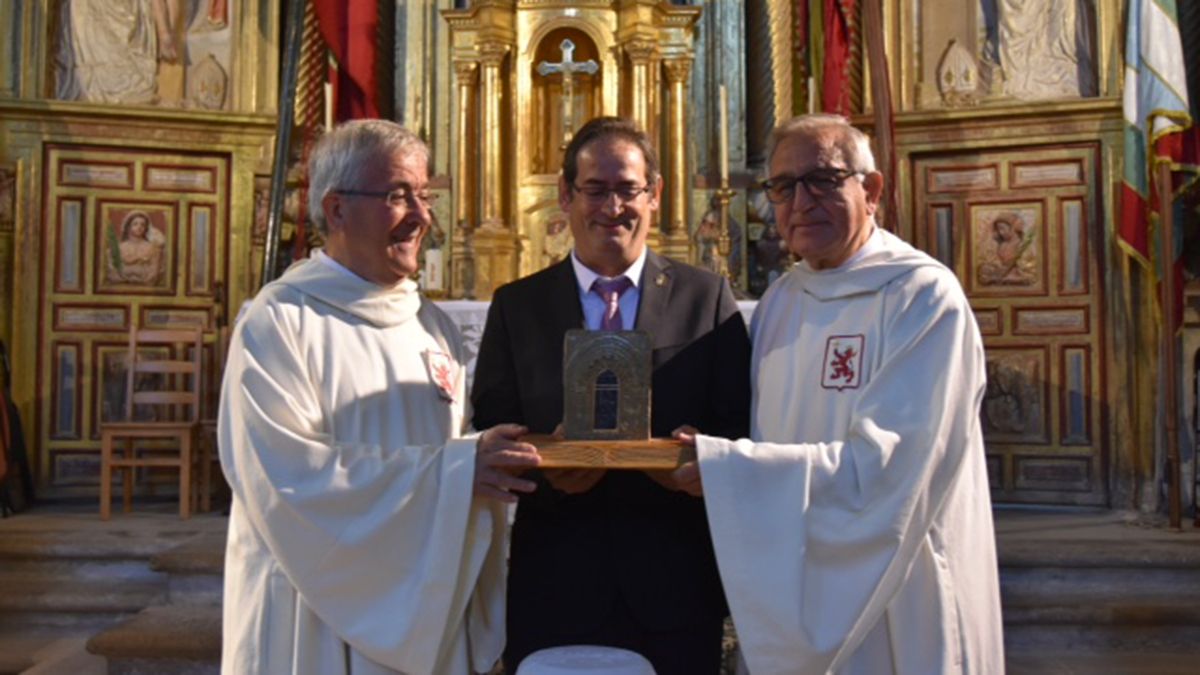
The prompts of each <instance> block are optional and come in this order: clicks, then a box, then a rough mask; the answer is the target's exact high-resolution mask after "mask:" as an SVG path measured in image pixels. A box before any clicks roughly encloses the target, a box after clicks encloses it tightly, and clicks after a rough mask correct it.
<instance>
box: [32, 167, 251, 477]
mask: <svg viewBox="0 0 1200 675" xmlns="http://www.w3.org/2000/svg"><path fill="white" fill-rule="evenodd" d="M44 152H45V156H44V157H45V163H44V167H45V182H44V185H45V191H46V194H45V199H44V200H43V203H44V204H46V205H47V207H46V211H45V213H44V219H45V230H44V231H45V233H46V236H45V238H44V239H43V242H44V243H43V248H42V251H41V268H40V269H41V280H40V286H39V289H38V293H39V295H40V303H39V307H40V310H39V316H38V331H39V338H40V342H41V344H43V345H46V349H42V350H39V356H38V363H37V365H36V368H37V387H38V391H39V396H38V403H37V406H36V408H35V413H36V414H35V425H36V430H37V434H38V443H37V448H38V466H39V470H40V476H41V481H42V483H43V484H44V485H47V486H49V487H51V488H62V489H64V490H65V491H67V492H71V491H74V490H77V489H82V490H88V489H90V488H91V486H93V485H95V482H96V478H97V476H98V467H99V454H98V450H99V443H98V440H97V439H98V438H99V431H98V429H99V424H100V423H101V422H102V421H104V420H111V419H118V418H120V416H121V415H122V414H123V411H124V409H123V400H122V397H123V396H124V387H125V370H124V368H125V365H124V361H125V350H126V341H125V335H126V334H127V331H128V329H129V326H130V324H131V323H134V324H137V325H178V324H190V325H200V326H202V327H203V328H204V329H205V330H206V331H208V332H209V335H208V337H207V338H206V339H207V341H208V344H206V347H205V355H206V357H207V358H206V371H205V372H206V378H207V382H206V387H205V388H206V390H207V395H206V398H205V406H204V408H205V409H204V410H203V414H204V415H205V416H206V417H211V416H214V415H215V413H216V410H215V405H216V403H215V402H216V386H217V383H216V381H215V380H216V377H215V374H216V372H217V370H216V367H217V364H214V363H213V358H212V351H211V350H212V343H213V340H214V338H213V337H212V331H213V330H214V326H213V325H212V322H213V316H214V310H215V300H214V298H215V297H217V296H218V295H219V289H220V287H221V285H222V284H223V283H224V280H225V279H227V278H228V256H227V251H228V246H229V232H228V230H229V228H228V222H229V192H230V189H229V176H230V158H229V157H228V156H226V155H221V154H211V155H209V154H182V155H170V154H167V153H163V152H161V151H142V150H130V149H127V148H115V147H106V146H88V145H47V146H46V148H45V151H44Z"/></svg>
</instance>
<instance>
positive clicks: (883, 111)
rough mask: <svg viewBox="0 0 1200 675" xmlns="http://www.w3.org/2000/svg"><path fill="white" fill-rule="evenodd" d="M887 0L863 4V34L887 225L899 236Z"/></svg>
mask: <svg viewBox="0 0 1200 675" xmlns="http://www.w3.org/2000/svg"><path fill="white" fill-rule="evenodd" d="M884 32H885V31H884V29H883V0H867V2H866V4H864V5H863V34H864V38H865V40H866V43H867V67H868V71H869V72H870V74H871V107H872V110H873V112H874V127H875V150H876V151H877V152H878V153H879V157H878V160H879V162H880V165H881V166H879V170H880V173H883V174H884V176H883V177H884V188H883V196H882V197H881V201H882V203H883V222H881V223H880V225H882V226H883V228H884V229H885V230H887V231H888V232H892V233H895V234H899V233H900V232H899V224H900V203H899V200H898V199H897V187H898V181H899V178H898V177H897V176H896V138H895V136H896V128H895V127H896V122H895V117H894V115H893V112H892V85H891V78H890V76H889V73H888V62H887V47H886V45H885V41H884Z"/></svg>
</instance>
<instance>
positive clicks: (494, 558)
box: [218, 260, 507, 675]
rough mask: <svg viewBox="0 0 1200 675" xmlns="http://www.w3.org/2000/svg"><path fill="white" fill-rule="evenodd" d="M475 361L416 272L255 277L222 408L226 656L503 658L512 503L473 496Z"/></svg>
mask: <svg viewBox="0 0 1200 675" xmlns="http://www.w3.org/2000/svg"><path fill="white" fill-rule="evenodd" d="M429 354H434V356H432V357H430V356H429ZM438 354H441V355H443V356H437V355H438ZM431 361H432V362H433V364H434V365H436V366H446V368H439V370H443V371H444V372H445V373H446V375H447V376H446V377H444V378H441V379H442V381H443V382H444V383H445V384H446V385H447V387H446V394H450V395H452V399H453V400H449V399H450V396H448V395H443V394H442V392H441V390H440V389H439V387H438V386H435V384H434V383H433V382H434V380H435V378H434V376H433V374H432V373H433V369H431V368H430V363H431ZM462 362H463V355H462V353H461V347H460V339H459V336H458V332H457V330H456V329H455V328H454V326H453V324H452V323H451V322H450V320H449V319H448V318H447V317H446V316H445V315H444V314H443V313H442V312H441V311H440V310H439V309H437V308H436V307H434V306H433V304H432V303H429V302H423V301H422V300H421V298H420V296H419V295H418V293H417V290H416V285H415V284H414V283H412V282H410V281H405V282H403V283H401V284H399V285H398V286H396V287H395V288H391V289H384V288H380V287H378V286H376V285H374V284H370V283H368V282H366V281H363V280H361V279H358V278H357V277H353V276H352V275H349V274H347V273H346V272H345V271H344V270H337V269H335V268H333V267H331V266H330V265H329V264H326V263H324V262H322V261H319V260H309V261H306V262H303V263H301V264H299V265H296V266H293V267H292V268H291V269H290V270H288V272H287V273H285V274H284V275H283V276H282V277H281V278H280V279H279V280H277V281H275V282H274V283H272V284H270V285H268V286H267V287H265V288H264V289H263V290H262V291H261V292H260V293H259V294H258V296H257V297H256V298H255V300H254V303H253V305H252V306H251V307H250V309H249V310H248V311H247V312H246V316H245V318H244V319H243V320H242V321H241V322H240V323H239V324H238V326H237V329H236V330H235V331H234V335H233V340H232V343H231V344H230V348H229V359H228V365H227V366H226V371H225V381H224V386H223V391H222V396H221V410H220V418H219V423H218V424H219V443H220V452H221V463H222V466H223V467H224V471H225V474H226V477H227V478H228V480H229V484H230V486H231V487H232V488H233V509H232V512H231V514H230V520H229V541H228V549H227V552H226V563H225V604H224V647H223V654H222V672H224V673H229V674H231V675H234V674H236V675H243V674H246V673H270V674H274V673H313V674H314V675H316V674H320V675H331V674H332V675H336V674H339V673H343V674H345V673H353V674H355V675H361V674H368V675H376V674H382V673H392V672H403V673H407V674H408V675H417V674H421V673H439V674H442V673H448V674H453V675H459V674H462V673H468V672H470V671H471V670H472V669H474V670H475V671H487V670H488V669H490V668H491V666H492V665H493V664H494V663H495V661H496V659H498V658H499V656H500V651H501V649H502V647H503V642H504V622H503V618H504V592H503V584H504V573H505V572H504V569H505V568H504V565H505V559H506V556H507V550H506V549H507V543H506V539H505V537H506V535H507V532H506V523H505V520H504V517H503V509H502V507H501V506H500V505H499V503H497V502H491V501H483V500H481V501H479V502H473V501H472V496H471V495H472V487H473V480H474V459H475V441H474V440H459V441H451V442H447V440H448V439H450V438H452V437H454V436H457V435H459V433H460V431H461V430H462V424H463V419H464V414H463V413H464V411H463V406H464V400H465V392H464V389H465V385H464V383H463V380H464V378H463V374H462V367H461V365H460V364H462Z"/></svg>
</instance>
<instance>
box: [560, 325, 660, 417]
mask: <svg viewBox="0 0 1200 675" xmlns="http://www.w3.org/2000/svg"><path fill="white" fill-rule="evenodd" d="M650 352H651V348H650V336H649V334H647V333H645V332H643V331H589V330H578V329H577V330H571V331H567V334H566V336H565V337H564V338H563V432H564V433H565V434H566V438H567V440H645V439H649V438H650V381H651V380H650V378H651V357H650Z"/></svg>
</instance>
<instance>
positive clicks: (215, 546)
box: [150, 532, 225, 607]
mask: <svg viewBox="0 0 1200 675" xmlns="http://www.w3.org/2000/svg"><path fill="white" fill-rule="evenodd" d="M150 567H151V568H152V569H153V570H155V571H156V572H159V573H162V574H166V575H167V578H168V581H167V593H168V604H172V605H201V606H210V607H219V606H220V605H221V598H222V590H223V584H224V579H225V535H224V533H221V532H206V533H203V534H198V535H196V536H194V537H192V538H191V539H188V540H187V541H185V542H183V543H181V544H179V545H178V546H175V547H173V548H171V549H169V550H167V551H164V552H162V553H159V554H157V555H155V556H154V557H153V558H151V559H150Z"/></svg>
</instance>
